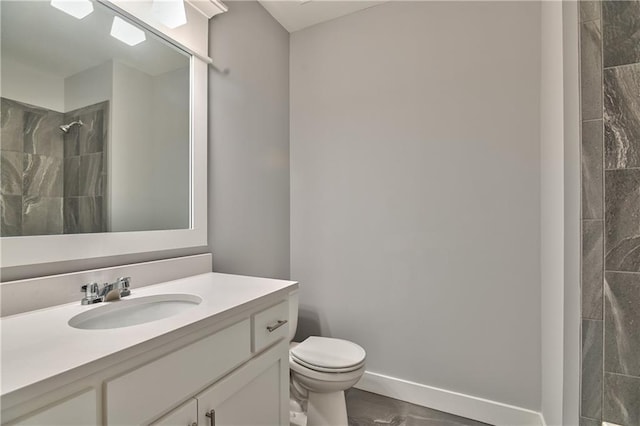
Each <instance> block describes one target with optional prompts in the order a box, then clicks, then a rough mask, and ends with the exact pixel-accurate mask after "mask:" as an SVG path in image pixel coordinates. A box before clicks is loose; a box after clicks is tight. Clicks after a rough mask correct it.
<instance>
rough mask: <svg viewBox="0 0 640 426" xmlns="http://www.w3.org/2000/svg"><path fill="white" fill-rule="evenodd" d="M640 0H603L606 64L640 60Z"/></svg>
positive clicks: (621, 63)
mask: <svg viewBox="0 0 640 426" xmlns="http://www.w3.org/2000/svg"><path fill="white" fill-rule="evenodd" d="M639 17H640V0H630V1H629V0H626V1H619V0H607V1H604V2H602V21H603V25H604V32H603V35H604V37H603V42H604V66H605V67H614V66H617V65H626V64H632V63H636V62H640V19H639Z"/></svg>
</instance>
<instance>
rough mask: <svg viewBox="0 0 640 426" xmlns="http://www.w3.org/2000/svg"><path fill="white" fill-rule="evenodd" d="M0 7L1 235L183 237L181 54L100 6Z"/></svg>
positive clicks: (185, 79)
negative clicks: (178, 233)
mask: <svg viewBox="0 0 640 426" xmlns="http://www.w3.org/2000/svg"><path fill="white" fill-rule="evenodd" d="M83 7H84V8H85V9H84V10H83ZM0 8H1V16H2V22H1V29H2V45H1V49H0V52H1V55H2V59H1V62H0V63H1V73H2V91H1V93H2V96H1V98H2V99H1V109H0V118H1V120H0V121H1V125H2V135H1V139H0V154H1V156H2V185H1V191H0V197H1V199H0V202H1V203H2V226H1V227H0V233H1V236H2V237H12V236H26V235H51V234H75V233H86V232H123V231H148V230H163V229H186V228H189V227H190V225H191V224H190V202H189V201H190V200H189V198H190V197H189V194H190V188H189V185H190V178H189V176H190V174H189V167H190V164H189V158H190V156H189V152H190V120H189V118H190V116H189V113H190V111H189V104H190V96H189V95H190V89H189V85H190V79H189V77H190V68H189V65H190V55H188V54H187V53H186V52H184V51H182V50H180V49H178V48H176V47H175V46H172V45H170V44H168V43H167V42H165V41H164V40H162V39H160V38H159V37H158V36H156V35H155V34H153V33H150V32H148V31H144V30H142V29H140V28H137V27H135V26H134V25H132V24H131V23H130V22H129V21H127V20H125V19H122V18H121V17H118V16H117V15H116V14H115V13H114V12H113V11H112V10H110V9H108V8H107V7H106V6H104V5H102V4H100V3H92V2H89V1H78V0H75V1H65V0H60V1H51V2H50V1H2V3H0ZM91 9H93V10H91ZM76 10H77V12H76ZM85 13H86V15H85ZM79 17H80V19H79Z"/></svg>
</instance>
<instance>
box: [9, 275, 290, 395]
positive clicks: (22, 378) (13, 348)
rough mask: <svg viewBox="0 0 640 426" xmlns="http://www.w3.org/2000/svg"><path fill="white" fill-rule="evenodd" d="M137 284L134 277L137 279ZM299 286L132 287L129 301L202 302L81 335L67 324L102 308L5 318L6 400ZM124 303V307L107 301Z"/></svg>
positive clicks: (255, 281)
mask: <svg viewBox="0 0 640 426" xmlns="http://www.w3.org/2000/svg"><path fill="white" fill-rule="evenodd" d="M133 279H134V280H135V277H133ZM297 286H298V284H297V283H296V282H295V281H284V280H276V279H268V278H257V277H246V276H239V275H228V274H220V273H206V274H201V275H195V276H192V277H187V278H182V279H178V280H174V281H168V282H165V283H161V284H156V285H150V286H146V287H140V288H133V289H132V290H131V295H130V296H128V297H126V299H125V300H130V299H135V298H138V297H144V296H151V295H156V294H168V293H187V294H193V295H197V296H200V297H201V298H202V302H201V303H200V304H199V305H197V306H195V307H194V308H191V309H189V310H187V311H184V312H182V313H179V314H177V315H174V316H171V317H168V318H164V319H160V320H156V321H152V322H148V323H145V324H138V325H133V326H128V327H122V328H113V329H105V330H81V329H76V328H73V327H71V326H69V325H68V321H69V319H71V318H72V317H73V316H75V315H77V314H79V313H82V312H85V311H88V310H91V309H96V308H98V307H100V306H103V305H104V304H105V303H98V304H94V305H84V306H83V305H81V304H80V301H79V300H78V301H77V302H74V303H68V304H65V305H59V306H55V307H51V308H46V309H40V310H37V311H32V312H26V313H22V314H17V315H13V316H9V317H5V318H2V319H0V331H1V336H2V357H1V358H2V361H1V362H2V368H1V371H2V382H1V395H2V397H3V398H4V397H5V396H6V395H8V394H11V393H12V392H15V391H18V390H21V389H24V388H26V387H29V386H31V385H34V384H36V383H39V382H42V381H44V380H47V379H51V378H55V377H59V376H62V375H64V374H66V373H69V372H72V371H73V370H76V369H78V368H80V367H83V366H87V365H92V366H95V369H99V368H103V367H104V366H103V365H101V364H105V366H106V365H108V359H109V357H110V356H113V355H115V354H118V353H120V352H122V351H125V350H127V349H130V348H133V347H139V346H140V345H144V344H146V345H149V344H150V342H151V341H153V340H154V339H158V338H160V337H162V336H166V335H168V334H172V335H173V334H179V333H180V331H185V332H188V331H189V330H190V329H197V328H198V324H202V323H204V322H207V323H208V324H209V323H210V322H211V321H216V320H220V321H222V320H225V319H227V318H229V317H230V316H232V315H235V314H236V313H240V312H241V311H243V310H244V309H249V308H251V307H254V306H257V305H258V304H261V303H264V302H266V301H267V300H268V299H269V298H273V299H274V300H275V299H276V298H277V297H283V298H284V297H286V295H287V294H288V293H289V292H290V291H292V290H293V289H295V288H297ZM106 303H119V302H117V301H116V302H106Z"/></svg>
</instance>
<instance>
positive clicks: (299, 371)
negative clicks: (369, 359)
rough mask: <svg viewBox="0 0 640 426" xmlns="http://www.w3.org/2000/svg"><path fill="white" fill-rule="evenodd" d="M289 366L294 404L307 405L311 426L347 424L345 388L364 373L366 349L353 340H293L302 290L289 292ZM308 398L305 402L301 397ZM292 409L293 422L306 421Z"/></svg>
mask: <svg viewBox="0 0 640 426" xmlns="http://www.w3.org/2000/svg"><path fill="white" fill-rule="evenodd" d="M289 300H290V304H289V341H290V342H292V343H291V344H290V345H289V368H290V371H291V386H290V388H291V394H292V395H291V398H292V406H297V407H300V408H301V407H304V406H306V410H304V409H302V410H301V411H306V425H307V426H347V424H348V421H347V407H346V403H345V399H344V391H345V390H347V389H349V388H350V387H351V386H353V385H355V384H356V383H357V382H358V380H360V377H362V374H363V373H364V360H365V356H366V353H365V351H364V349H362V347H360V346H359V345H356V344H355V343H353V342H349V341H347V340H342V339H333V338H329V337H317V336H311V337H309V338H307V339H305V340H304V341H303V342H301V343H293V336H295V334H296V328H297V326H298V291H297V290H296V291H294V292H292V293H290V294H289ZM299 399H305V400H306V401H305V403H303V404H302V405H300V404H297V402H296V401H297V400H299ZM294 400H295V401H294ZM300 417H304V414H303V413H296V412H293V411H292V418H291V423H292V425H293V424H295V425H301V424H305V421H304V419H302V420H301V419H300Z"/></svg>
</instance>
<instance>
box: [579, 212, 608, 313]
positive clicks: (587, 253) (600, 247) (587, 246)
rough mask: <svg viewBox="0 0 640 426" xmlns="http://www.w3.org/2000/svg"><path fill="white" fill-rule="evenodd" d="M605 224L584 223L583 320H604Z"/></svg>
mask: <svg viewBox="0 0 640 426" xmlns="http://www.w3.org/2000/svg"><path fill="white" fill-rule="evenodd" d="M603 270H604V223H603V221H601V220H586V221H583V222H582V318H589V319H597V320H601V319H602V297H603V281H604V276H603Z"/></svg>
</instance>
